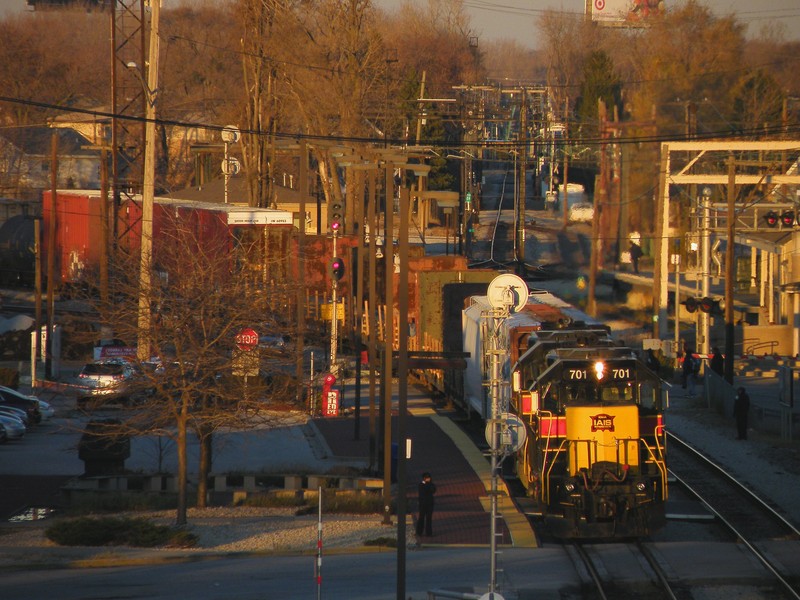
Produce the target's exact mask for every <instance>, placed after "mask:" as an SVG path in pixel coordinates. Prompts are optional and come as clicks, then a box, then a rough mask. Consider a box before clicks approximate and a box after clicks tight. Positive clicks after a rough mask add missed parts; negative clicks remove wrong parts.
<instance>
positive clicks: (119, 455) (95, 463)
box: [78, 419, 131, 477]
mask: <svg viewBox="0 0 800 600" xmlns="http://www.w3.org/2000/svg"><path fill="white" fill-rule="evenodd" d="M120 425H121V422H120V421H119V420H117V419H95V420H92V421H89V423H87V424H86V428H85V429H84V431H83V435H81V439H80V441H79V442H78V458H79V459H81V460H82V461H83V465H84V466H83V471H84V473H83V474H84V476H87V477H93V476H96V475H117V474H120V473H123V472H124V471H125V460H126V459H128V458H130V455H131V441H130V437H129V436H128V435H126V434H122V433H120Z"/></svg>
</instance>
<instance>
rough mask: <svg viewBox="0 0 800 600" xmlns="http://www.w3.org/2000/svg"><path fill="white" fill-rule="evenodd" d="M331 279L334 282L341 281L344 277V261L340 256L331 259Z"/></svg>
mask: <svg viewBox="0 0 800 600" xmlns="http://www.w3.org/2000/svg"><path fill="white" fill-rule="evenodd" d="M331 277H333V280H334V281H339V280H340V279H341V278H342V277H344V261H343V260H342V259H341V258H339V257H338V256H334V257H333V258H332V259H331Z"/></svg>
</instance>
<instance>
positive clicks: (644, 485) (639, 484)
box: [636, 481, 647, 492]
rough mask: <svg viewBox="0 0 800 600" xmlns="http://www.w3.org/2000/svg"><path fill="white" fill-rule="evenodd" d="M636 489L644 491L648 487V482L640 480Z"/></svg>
mask: <svg viewBox="0 0 800 600" xmlns="http://www.w3.org/2000/svg"><path fill="white" fill-rule="evenodd" d="M636 489H637V490H639V491H640V492H643V491H645V490H646V489H647V484H646V483H645V482H644V481H639V482H637V483H636Z"/></svg>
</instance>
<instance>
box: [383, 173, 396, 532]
mask: <svg viewBox="0 0 800 600" xmlns="http://www.w3.org/2000/svg"><path fill="white" fill-rule="evenodd" d="M385 170H386V173H385V176H386V181H385V183H384V206H383V210H384V223H383V227H384V233H383V251H384V253H385V254H384V256H383V258H384V263H383V264H384V284H385V295H384V299H385V306H384V323H383V325H384V328H383V349H384V351H383V373H382V376H381V383H382V384H383V523H384V524H385V525H389V524H391V522H392V515H391V501H392V351H393V349H394V344H393V341H394V287H393V286H394V243H393V239H394V213H393V212H392V204H393V200H394V195H393V192H394V182H393V178H392V169H391V167H390V166H388V165H387V166H386V169H385ZM398 450H399V448H398Z"/></svg>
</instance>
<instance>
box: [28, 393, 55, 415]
mask: <svg viewBox="0 0 800 600" xmlns="http://www.w3.org/2000/svg"><path fill="white" fill-rule="evenodd" d="M29 397H30V398H31V399H32V400H36V402H38V403H39V413H41V415H42V421H47V420H48V419H52V418H53V416H54V415H55V414H56V409H55V408H53V405H52V404H50V403H49V402H45V401H44V400H42V399H40V398H37V397H36V396H29Z"/></svg>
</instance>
